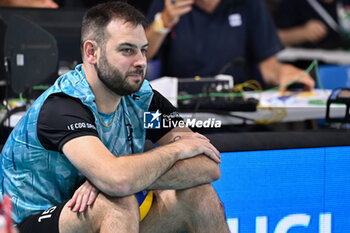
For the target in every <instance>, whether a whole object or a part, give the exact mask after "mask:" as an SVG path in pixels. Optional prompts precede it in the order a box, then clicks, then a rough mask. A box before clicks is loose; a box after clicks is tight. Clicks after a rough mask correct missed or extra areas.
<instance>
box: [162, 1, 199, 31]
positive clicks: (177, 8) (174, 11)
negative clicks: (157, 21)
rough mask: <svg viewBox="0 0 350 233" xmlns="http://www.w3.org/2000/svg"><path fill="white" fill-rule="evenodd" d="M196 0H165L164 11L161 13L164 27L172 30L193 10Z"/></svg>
mask: <svg viewBox="0 0 350 233" xmlns="http://www.w3.org/2000/svg"><path fill="white" fill-rule="evenodd" d="M193 3H194V0H164V9H163V11H162V13H161V15H162V19H163V22H164V25H165V26H166V27H168V28H172V27H173V26H174V25H175V24H177V23H178V22H179V20H180V17H181V16H182V15H184V14H187V13H188V12H190V11H191V10H192V5H193Z"/></svg>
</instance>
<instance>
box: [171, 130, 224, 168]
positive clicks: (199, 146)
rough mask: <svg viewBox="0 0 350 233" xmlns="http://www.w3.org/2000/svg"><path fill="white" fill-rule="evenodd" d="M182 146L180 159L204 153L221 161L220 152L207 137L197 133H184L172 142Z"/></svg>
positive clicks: (216, 160)
mask: <svg viewBox="0 0 350 233" xmlns="http://www.w3.org/2000/svg"><path fill="white" fill-rule="evenodd" d="M175 144H176V146H178V147H180V148H182V149H183V150H182V152H181V154H180V157H181V159H186V158H191V157H194V156H197V155H199V154H205V155H206V156H208V157H209V158H211V159H212V160H214V161H215V162H216V163H221V160H220V159H221V156H220V152H219V151H218V150H217V149H216V148H215V147H214V146H213V145H212V144H211V143H210V141H209V139H208V138H207V137H205V136H204V135H201V134H199V133H186V134H184V135H182V136H181V138H180V139H178V140H176V141H175V142H174V145H175Z"/></svg>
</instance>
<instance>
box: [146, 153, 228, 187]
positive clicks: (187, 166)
mask: <svg viewBox="0 0 350 233" xmlns="http://www.w3.org/2000/svg"><path fill="white" fill-rule="evenodd" d="M220 175H221V173H220V167H219V165H218V164H217V163H216V162H214V161H213V160H212V159H210V158H208V157H207V156H205V155H198V156H196V157H194V158H190V159H185V160H180V161H177V162H176V163H175V164H174V166H173V167H172V168H170V169H169V170H168V171H167V172H166V173H164V174H163V175H162V176H161V177H159V178H158V179H157V180H156V181H155V182H154V183H153V184H151V185H150V186H149V187H148V189H149V190H157V189H185V188H190V187H194V186H197V185H200V184H206V183H211V182H213V181H215V180H217V179H219V178H220Z"/></svg>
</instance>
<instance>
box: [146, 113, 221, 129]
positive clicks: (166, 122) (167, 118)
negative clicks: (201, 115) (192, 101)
mask: <svg viewBox="0 0 350 233" xmlns="http://www.w3.org/2000/svg"><path fill="white" fill-rule="evenodd" d="M221 125H222V122H221V120H217V119H215V118H208V119H196V118H186V119H183V118H180V114H179V113H177V112H173V113H171V114H169V115H165V114H162V113H160V112H159V110H157V111H156V112H145V113H144V128H145V129H161V128H176V127H179V128H184V127H188V128H206V129H209V128H221Z"/></svg>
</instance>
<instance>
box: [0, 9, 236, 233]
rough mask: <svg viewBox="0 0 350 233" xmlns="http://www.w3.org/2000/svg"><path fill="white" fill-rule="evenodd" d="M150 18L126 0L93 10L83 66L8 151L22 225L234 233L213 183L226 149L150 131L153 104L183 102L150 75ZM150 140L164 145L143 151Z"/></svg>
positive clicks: (9, 185) (36, 110)
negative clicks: (157, 87) (170, 97)
mask: <svg viewBox="0 0 350 233" xmlns="http://www.w3.org/2000/svg"><path fill="white" fill-rule="evenodd" d="M144 25H145V18H144V16H143V15H142V14H141V13H140V12H139V11H137V10H135V8H133V7H131V6H130V5H128V4H127V3H124V2H107V3H104V4H100V5H97V6H95V7H93V8H91V9H90V10H89V11H88V12H87V13H86V14H85V16H84V18H83V23H82V37H81V52H82V56H83V64H81V65H78V66H77V67H76V69H75V70H73V71H71V72H68V73H67V74H65V75H62V76H61V77H60V78H58V79H57V81H56V82H55V84H54V85H53V86H52V87H50V88H49V89H48V90H47V91H46V92H44V93H43V94H42V95H41V96H40V97H39V98H38V99H37V100H36V101H35V102H34V103H33V104H32V106H31V107H30V108H29V109H28V111H27V112H26V114H25V115H24V116H23V117H22V119H21V120H20V121H19V122H18V123H17V125H16V127H15V128H14V129H13V130H12V132H11V134H10V136H9V138H8V140H7V142H6V144H5V146H4V148H3V150H2V153H1V157H0V159H1V161H0V165H1V167H0V181H1V184H2V185H0V195H1V196H0V197H2V195H4V194H7V195H9V196H10V197H11V198H12V202H13V218H14V222H15V223H16V224H18V228H19V230H20V232H21V233H27V232H28V233H29V232H30V233H33V232H35V233H40V232H45V233H47V232H50V233H58V232H59V233H67V232H75V233H78V232H82V233H87V232H125V233H131V232H132V233H138V232H166V231H169V232H170V231H171V232H184V231H185V232H208V233H209V232H220V233H228V232H229V230H228V226H227V223H226V218H225V213H224V210H223V206H222V203H221V202H220V200H219V198H218V196H217V194H216V192H215V190H214V189H213V187H212V186H211V184H210V182H212V181H214V180H216V179H218V178H219V177H220V167H219V165H218V163H220V154H219V152H218V151H217V149H216V148H215V147H214V146H213V145H212V144H211V143H210V142H209V140H208V139H207V138H206V137H204V136H203V135H200V134H197V133H193V132H192V131H191V130H190V129H188V128H180V127H176V128H173V129H168V128H162V129H154V130H150V131H147V133H146V129H145V127H144V119H143V116H144V113H145V112H147V111H157V113H159V112H161V113H163V114H167V115H168V114H169V115H174V116H175V115H176V109H175V108H174V107H173V106H172V105H171V104H170V103H169V102H168V101H167V100H166V99H165V98H164V97H163V96H161V95H160V94H159V93H158V92H156V91H154V90H152V88H151V87H150V85H149V83H148V82H147V81H145V80H144V77H145V72H146V64H147V62H146V51H147V47H148V41H147V38H146V34H145V31H144ZM158 110H159V112H158ZM155 114H156V113H155ZM153 116H154V117H157V115H153ZM145 138H148V139H151V140H152V141H153V142H157V143H158V145H159V146H158V147H157V148H155V149H153V150H151V151H148V152H143V149H144V144H145ZM80 185H81V186H80ZM79 186H80V187H79ZM77 187H79V188H78V189H76V188H77ZM75 190H76V191H75ZM98 190H99V191H100V192H99V193H98ZM152 190H154V191H153V192H152ZM74 191H75V192H74ZM73 192H74V193H75V194H74V195H73V198H72V193H73ZM153 193H154V199H153V204H152V198H153ZM143 199H146V200H145V201H143ZM69 200H70V201H69ZM92 203H93V204H92ZM140 203H146V204H145V205H143V204H142V205H141V206H140V207H139V204H140ZM45 209H46V210H45ZM44 210H45V211H44ZM148 211H149V212H148ZM147 213H148V214H147ZM146 214H147V216H146V217H145V218H144V220H143V221H141V220H140V218H141V217H144V216H145V215H146ZM140 215H141V216H140Z"/></svg>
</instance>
